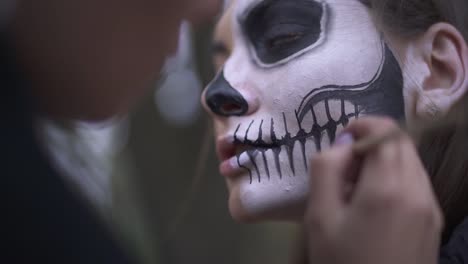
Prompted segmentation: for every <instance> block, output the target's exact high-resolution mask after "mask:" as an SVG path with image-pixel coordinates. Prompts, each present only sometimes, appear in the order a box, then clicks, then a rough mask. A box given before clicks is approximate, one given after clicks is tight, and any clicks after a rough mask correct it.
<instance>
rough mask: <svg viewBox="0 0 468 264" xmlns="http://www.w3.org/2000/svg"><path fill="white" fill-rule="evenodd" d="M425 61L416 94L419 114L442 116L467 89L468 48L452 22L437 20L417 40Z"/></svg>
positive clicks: (423, 115)
mask: <svg viewBox="0 0 468 264" xmlns="http://www.w3.org/2000/svg"><path fill="white" fill-rule="evenodd" d="M417 43H418V44H417V45H419V49H420V55H421V56H422V57H423V58H422V60H423V61H424V64H426V68H427V70H428V72H427V75H426V76H424V77H423V78H422V79H421V83H420V89H418V91H417V92H418V95H417V96H416V99H415V103H416V109H415V110H416V115H417V116H418V117H433V116H434V115H443V114H445V113H446V112H448V111H449V110H450V108H451V107H452V106H453V105H454V104H455V103H457V101H459V100H460V99H461V97H462V96H463V95H464V94H465V93H466V92H467V89H468V71H467V70H468V49H467V44H466V41H465V39H464V38H463V36H462V35H461V34H460V32H459V31H458V30H457V29H456V28H455V27H453V26H452V25H450V24H447V23H438V24H435V25H433V26H432V27H431V28H429V29H428V30H427V31H426V32H425V33H424V34H423V35H422V36H421V37H420V38H419V40H418V41H417Z"/></svg>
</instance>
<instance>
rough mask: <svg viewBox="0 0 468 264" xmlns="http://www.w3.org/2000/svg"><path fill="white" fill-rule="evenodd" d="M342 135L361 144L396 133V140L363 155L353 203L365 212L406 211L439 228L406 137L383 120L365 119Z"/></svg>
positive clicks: (422, 170)
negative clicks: (350, 136) (359, 141)
mask: <svg viewBox="0 0 468 264" xmlns="http://www.w3.org/2000/svg"><path fill="white" fill-rule="evenodd" d="M345 131H347V132H348V133H353V135H354V136H355V137H356V138H358V139H359V138H361V139H362V140H365V138H369V137H379V136H382V135H385V134H388V133H389V132H392V131H397V132H398V131H400V132H399V133H400V134H399V135H398V136H397V137H393V138H392V139H391V140H388V141H385V142H382V143H381V144H378V145H376V146H375V147H373V148H371V149H369V151H368V152H367V153H365V155H364V157H363V161H362V165H361V171H360V173H359V175H360V178H359V179H358V182H357V185H356V187H355V190H354V192H355V193H354V195H355V198H356V200H355V202H356V203H357V204H359V205H360V206H364V208H365V209H366V210H368V209H371V210H375V211H380V212H383V213H385V212H384V210H398V211H400V212H403V211H406V212H407V213H408V214H414V215H416V216H419V217H421V219H422V218H425V219H428V221H429V220H430V222H434V225H436V226H437V225H439V222H440V209H439V207H438V206H439V205H438V203H437V201H436V199H435V195H434V193H433V189H432V185H431V182H430V179H429V177H428V175H427V173H426V171H425V168H424V166H423V164H422V162H421V160H420V158H419V154H418V152H417V150H416V147H415V145H414V144H413V142H412V141H411V139H410V137H409V136H408V135H406V134H405V133H404V132H403V131H401V130H400V129H399V127H398V125H397V124H396V123H395V122H394V121H392V120H390V119H387V118H375V117H372V118H367V117H366V118H363V119H360V120H358V121H356V122H353V123H351V124H350V125H349V127H348V128H346V129H345ZM382 209H384V210H382ZM425 214H426V215H425Z"/></svg>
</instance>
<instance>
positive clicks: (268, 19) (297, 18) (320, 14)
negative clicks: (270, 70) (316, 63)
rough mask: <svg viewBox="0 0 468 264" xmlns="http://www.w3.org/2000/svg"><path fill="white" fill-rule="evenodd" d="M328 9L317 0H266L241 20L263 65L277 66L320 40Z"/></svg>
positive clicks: (245, 32)
mask: <svg viewBox="0 0 468 264" xmlns="http://www.w3.org/2000/svg"><path fill="white" fill-rule="evenodd" d="M325 18H326V9H325V4H324V3H323V2H318V1H315V0H265V1H263V2H261V3H260V4H258V5H257V6H256V7H254V8H253V9H252V10H251V11H250V12H249V13H248V14H247V16H246V18H245V19H243V20H242V21H241V25H242V28H243V30H244V34H245V35H246V36H247V39H248V41H249V42H250V43H251V45H252V47H253V50H254V52H255V55H256V57H257V59H258V60H259V62H260V63H261V64H263V65H264V66H274V65H276V64H279V63H281V62H284V61H285V60H287V59H288V58H290V57H292V56H293V55H296V54H298V53H300V52H301V51H305V50H306V48H309V47H311V46H313V45H314V44H318V42H319V41H320V40H321V39H322V38H323V33H324V32H323V29H324V25H323V24H324V23H325Z"/></svg>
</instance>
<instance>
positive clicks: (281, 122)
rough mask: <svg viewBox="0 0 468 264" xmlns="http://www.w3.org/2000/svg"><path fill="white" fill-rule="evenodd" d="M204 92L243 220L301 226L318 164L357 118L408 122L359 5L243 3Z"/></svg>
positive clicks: (386, 60) (341, 1) (393, 67)
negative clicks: (317, 157) (313, 161)
mask: <svg viewBox="0 0 468 264" xmlns="http://www.w3.org/2000/svg"><path fill="white" fill-rule="evenodd" d="M235 5H236V6H235V11H234V15H233V18H232V28H233V39H234V49H233V51H232V53H231V55H230V57H229V58H228V60H227V61H226V63H225V65H224V69H223V70H221V71H220V72H219V73H218V75H217V76H216V77H215V79H214V80H213V82H212V83H210V84H209V85H208V87H207V89H206V91H205V94H204V96H203V99H202V101H203V102H204V104H205V107H206V108H207V109H208V110H209V111H210V112H211V113H212V115H213V118H214V120H215V128H216V129H215V130H216V134H217V148H218V155H219V157H220V159H221V160H222V163H221V166H220V170H221V173H222V174H223V175H225V176H226V178H227V182H228V187H229V189H230V210H231V214H232V215H233V216H234V217H235V218H236V219H239V220H252V219H281V220H290V219H300V218H301V217H302V213H303V205H304V203H305V200H306V197H307V193H308V177H309V173H308V172H309V170H313V168H310V166H309V160H310V158H311V157H312V156H313V155H314V153H316V152H318V151H320V150H323V149H326V148H328V147H329V146H330V144H331V143H333V141H334V139H335V137H336V134H337V133H339V131H340V130H341V129H342V128H343V127H344V126H346V125H347V124H348V122H349V121H350V120H352V119H355V118H359V117H360V116H364V115H386V116H390V117H392V118H395V119H401V118H404V100H403V76H402V72H401V69H400V67H399V65H398V62H397V60H396V59H395V57H394V55H393V53H392V51H391V50H390V48H389V47H388V45H387V44H386V42H385V41H384V38H383V36H382V34H381V32H380V31H379V30H378V29H377V27H376V25H375V24H374V22H373V21H372V19H371V16H370V14H369V10H368V9H367V8H366V7H365V6H364V5H363V4H361V3H360V2H359V1H357V0H323V1H319V0H288V1H284V0H263V1H262V0H238V1H237V2H236V3H235Z"/></svg>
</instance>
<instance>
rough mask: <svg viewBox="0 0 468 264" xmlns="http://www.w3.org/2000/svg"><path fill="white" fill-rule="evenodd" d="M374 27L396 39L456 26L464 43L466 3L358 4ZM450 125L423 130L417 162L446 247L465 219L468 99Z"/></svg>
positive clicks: (402, 0) (391, 0)
mask: <svg viewBox="0 0 468 264" xmlns="http://www.w3.org/2000/svg"><path fill="white" fill-rule="evenodd" d="M361 2H363V3H364V4H366V5H368V6H369V7H371V9H372V11H373V12H374V14H375V17H376V19H377V22H378V23H379V24H381V25H382V26H383V27H384V29H385V30H388V31H390V32H393V33H396V34H398V35H399V36H411V35H415V34H419V33H423V32H425V31H426V30H427V29H428V28H429V27H430V26H432V25H434V24H436V23H438V22H447V23H450V24H452V25H453V26H455V27H456V28H457V29H458V30H459V31H460V32H461V33H462V34H463V36H464V38H465V40H468V1H467V0H361ZM447 116H448V117H450V120H451V121H450V122H449V123H447V122H445V124H444V125H443V126H440V127H435V128H432V129H429V130H425V131H424V132H423V134H422V136H421V137H420V138H419V142H418V147H419V152H420V156H421V159H422V161H423V163H424V165H425V166H426V169H427V172H428V174H429V175H430V177H431V180H432V183H433V187H434V190H435V193H436V196H437V198H438V199H439V202H440V205H441V207H442V210H443V212H444V216H445V229H444V233H443V238H442V240H443V242H446V241H447V239H448V238H449V237H450V234H451V233H452V232H453V230H454V228H455V227H456V226H457V225H459V224H460V223H461V222H462V221H463V219H464V218H465V217H467V216H468V119H467V117H468V94H465V96H464V97H463V98H462V99H461V100H460V101H459V102H458V103H457V104H456V105H455V106H454V107H452V109H451V110H450V111H449V113H448V114H447Z"/></svg>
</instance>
